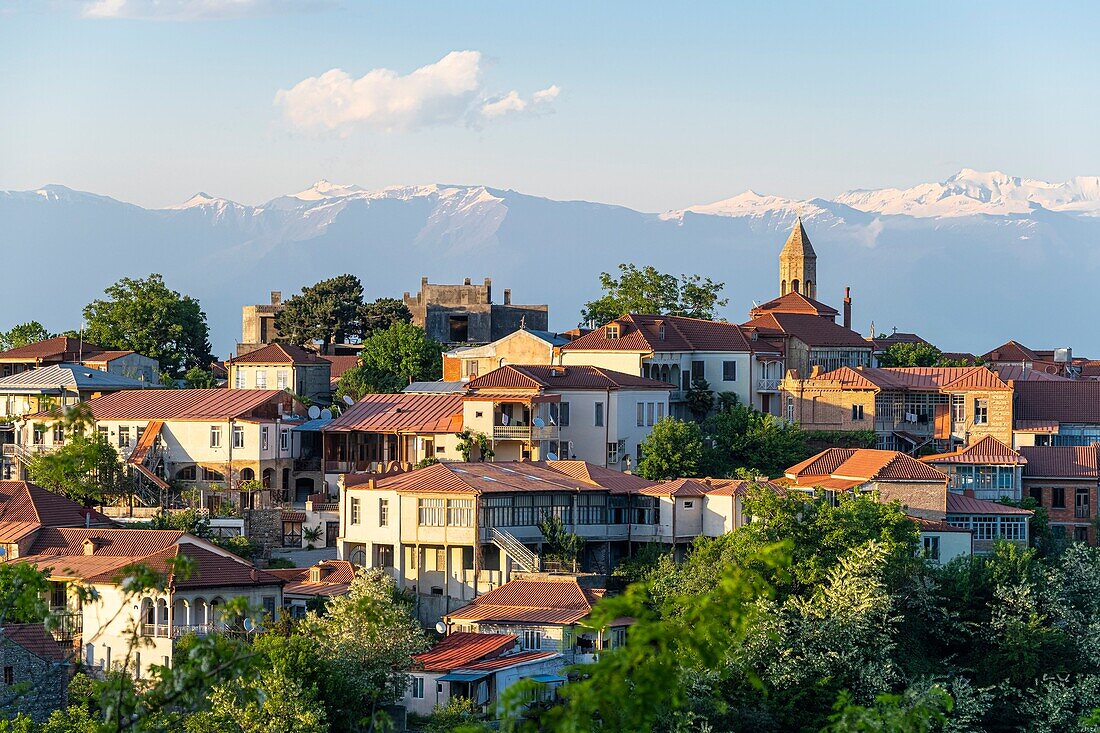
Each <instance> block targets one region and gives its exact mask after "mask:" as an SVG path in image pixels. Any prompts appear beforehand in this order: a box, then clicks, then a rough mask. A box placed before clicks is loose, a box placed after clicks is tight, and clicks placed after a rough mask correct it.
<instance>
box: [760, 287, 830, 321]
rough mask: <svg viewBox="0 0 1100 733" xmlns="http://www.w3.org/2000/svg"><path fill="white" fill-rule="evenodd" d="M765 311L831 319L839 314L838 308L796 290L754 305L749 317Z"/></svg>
mask: <svg viewBox="0 0 1100 733" xmlns="http://www.w3.org/2000/svg"><path fill="white" fill-rule="evenodd" d="M765 313H800V314H803V315H811V316H818V317H821V318H829V319H832V318H835V317H836V316H838V315H839V312H838V311H837V309H836V308H834V307H832V306H831V305H825V304H824V303H822V302H821V301H819V300H814V299H813V298H810V297H808V296H806V295H803V294H802V293H798V292H795V291H794V290H792V291H790V292H789V293H787V294H786V295H780V296H779V297H778V298H773V299H772V300H769V301H768V302H767V303H764V304H763V305H758V306H755V307H753V309H752V310H750V311H749V318H756V317H757V316H760V315H763V314H765Z"/></svg>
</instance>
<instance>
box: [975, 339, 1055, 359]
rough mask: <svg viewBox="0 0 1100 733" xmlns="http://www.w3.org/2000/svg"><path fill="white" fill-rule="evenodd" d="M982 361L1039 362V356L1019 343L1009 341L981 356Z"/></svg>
mask: <svg viewBox="0 0 1100 733" xmlns="http://www.w3.org/2000/svg"><path fill="white" fill-rule="evenodd" d="M982 360H983V361H1013V362H1020V361H1041V360H1040V358H1039V355H1038V354H1036V353H1035V352H1034V351H1032V350H1031V349H1029V348H1028V347H1026V346H1024V345H1023V344H1021V343H1019V342H1018V341H1013V340H1009V341H1007V342H1005V343H1003V344H1001V345H1000V346H997V347H996V348H993V349H990V350H989V351H987V352H986V353H984V354H982Z"/></svg>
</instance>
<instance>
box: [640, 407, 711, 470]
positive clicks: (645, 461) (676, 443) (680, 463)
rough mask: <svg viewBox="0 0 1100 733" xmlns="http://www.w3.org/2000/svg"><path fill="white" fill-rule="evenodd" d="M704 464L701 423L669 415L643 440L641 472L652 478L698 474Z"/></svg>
mask: <svg viewBox="0 0 1100 733" xmlns="http://www.w3.org/2000/svg"><path fill="white" fill-rule="evenodd" d="M702 463H703V433H702V431H701V430H700V428H699V424H698V423H695V422H688V421H684V420H677V419H676V418H674V417H666V418H665V419H663V420H660V421H658V422H657V424H656V425H654V426H653V430H652V431H651V432H650V433H649V435H648V436H647V437H646V439H645V440H644V441H642V459H641V460H640V461H638V470H637V473H638V475H639V476H642V477H643V478H647V479H650V480H652V481H667V480H669V479H674V478H686V477H691V476H698V475H699V471H700V469H701V468H702Z"/></svg>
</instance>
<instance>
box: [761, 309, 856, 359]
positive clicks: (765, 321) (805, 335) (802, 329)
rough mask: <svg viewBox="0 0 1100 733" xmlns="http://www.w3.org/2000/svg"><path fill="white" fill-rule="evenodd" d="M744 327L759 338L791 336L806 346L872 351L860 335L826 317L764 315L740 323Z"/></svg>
mask: <svg viewBox="0 0 1100 733" xmlns="http://www.w3.org/2000/svg"><path fill="white" fill-rule="evenodd" d="M742 327H743V328H748V329H755V330H756V331H757V332H759V333H760V335H761V336H763V337H765V338H768V337H769V336H776V335H782V336H793V337H794V338H797V339H798V340H799V341H801V342H802V343H804V344H806V345H807V346H848V347H851V348H854V349H866V350H867V352H868V353H870V352H871V349H872V347H871V344H869V343H868V342H867V341H866V340H865V339H864V338H863V336H861V335H859V334H858V333H856V332H855V331H853V330H852V329H850V328H845V327H844V326H840V325H838V324H836V323H833V322H832V321H830V320H829V319H828V318H822V317H821V316H815V315H810V314H805V313H776V312H768V313H763V314H761V315H760V316H757V317H756V318H753V319H752V320H750V321H748V322H747V323H744V324H742Z"/></svg>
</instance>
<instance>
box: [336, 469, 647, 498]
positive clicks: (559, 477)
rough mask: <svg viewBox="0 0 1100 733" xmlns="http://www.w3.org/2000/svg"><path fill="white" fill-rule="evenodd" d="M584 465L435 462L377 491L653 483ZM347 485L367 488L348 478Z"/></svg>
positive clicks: (613, 488) (615, 489)
mask: <svg viewBox="0 0 1100 733" xmlns="http://www.w3.org/2000/svg"><path fill="white" fill-rule="evenodd" d="M582 463H584V462H583V461H546V462H535V463H531V462H501V463H478V462H472V463H457V462H447V463H437V464H434V465H431V466H425V467H424V468H420V469H417V470H414V471H409V472H408V473H401V474H396V475H393V476H387V477H384V478H380V479H377V481H375V487H376V488H377V489H386V490H391V491H401V492H407V493H464V494H483V493H489V494H492V493H513V492H528V491H560V492H570V493H572V492H581V491H593V490H606V491H609V492H611V493H629V492H633V491H637V490H639V489H641V488H643V487H646V486H653V485H654V482H652V481H647V480H645V479H643V478H640V477H638V476H630V475H627V474H622V473H619V472H618V471H612V470H610V469H604V468H602V467H599V466H592V465H588V466H587V467H582V466H579V465H578V464H582ZM356 476H358V475H357V474H348V476H347V478H346V479H345V482H346V483H345V486H347V487H348V488H351V489H363V488H365V487H364V486H363V485H362V484H360V485H355V484H353V483H351V481H350V479H352V478H354V477H356Z"/></svg>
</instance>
